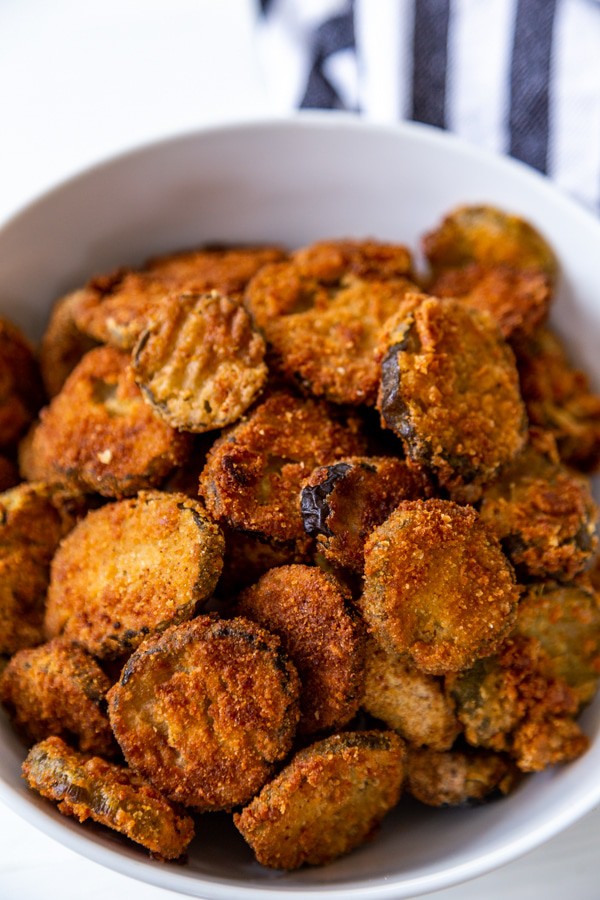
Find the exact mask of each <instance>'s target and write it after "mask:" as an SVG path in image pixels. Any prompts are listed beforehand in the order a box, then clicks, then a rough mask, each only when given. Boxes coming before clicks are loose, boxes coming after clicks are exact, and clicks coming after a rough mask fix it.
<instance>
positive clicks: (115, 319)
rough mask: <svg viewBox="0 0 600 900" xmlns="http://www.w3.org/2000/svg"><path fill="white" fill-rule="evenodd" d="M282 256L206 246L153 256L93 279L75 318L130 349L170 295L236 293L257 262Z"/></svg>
mask: <svg viewBox="0 0 600 900" xmlns="http://www.w3.org/2000/svg"><path fill="white" fill-rule="evenodd" d="M284 257H285V254H284V253H283V251H282V250H280V249H279V248H277V247H231V248H218V247H215V248H210V247H208V248H204V249H199V250H189V251H182V252H180V253H174V254H169V255H167V256H162V257H157V258H155V259H153V260H150V261H149V262H148V263H147V264H146V266H145V267H144V268H142V269H139V270H133V269H119V270H117V271H116V272H112V273H109V274H108V275H100V276H98V277H96V278H93V279H92V280H91V281H90V282H88V284H87V285H86V286H85V288H83V289H82V290H81V292H80V293H79V295H78V301H77V304H76V306H75V308H74V318H75V322H76V325H77V327H78V328H80V329H81V331H83V332H85V333H86V334H89V335H90V336H91V337H93V338H95V340H97V341H101V342H103V343H105V342H106V343H110V344H113V345H114V346H116V347H119V348H120V349H122V350H130V349H131V348H132V347H133V346H134V345H135V343H136V341H137V340H138V338H139V336H140V334H141V333H142V331H144V329H145V328H146V327H147V326H148V324H149V323H150V321H151V320H152V319H153V318H154V317H155V315H156V313H157V312H159V311H160V308H161V306H162V304H163V302H164V300H165V298H166V297H168V296H169V295H170V294H173V293H186V292H192V293H204V292H206V291H212V290H216V291H219V293H221V294H227V295H229V296H233V297H240V296H241V294H242V292H243V290H244V287H245V286H246V283H247V282H248V281H249V279H250V278H251V277H252V275H254V273H255V272H257V271H258V270H259V269H260V268H261V266H263V265H265V264H266V263H270V262H275V261H276V260H280V259H283V258H284Z"/></svg>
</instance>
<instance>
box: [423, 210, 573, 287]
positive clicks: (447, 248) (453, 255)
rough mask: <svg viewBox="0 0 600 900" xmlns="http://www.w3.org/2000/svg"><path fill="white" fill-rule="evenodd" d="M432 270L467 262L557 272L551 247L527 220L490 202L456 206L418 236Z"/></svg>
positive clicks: (554, 274)
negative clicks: (428, 229)
mask: <svg viewBox="0 0 600 900" xmlns="http://www.w3.org/2000/svg"><path fill="white" fill-rule="evenodd" d="M422 246H423V252H424V254H425V256H426V258H427V260H428V261H429V264H430V266H431V268H432V270H433V272H434V274H437V273H439V272H440V271H443V270H444V269H451V268H456V267H458V266H464V265H466V264H468V263H471V262H476V263H480V264H481V265H484V266H497V265H509V266H512V267H513V268H515V269H538V270H539V271H541V272H543V273H544V274H545V275H546V276H547V277H548V279H549V280H550V282H551V283H552V282H554V281H555V280H556V277H557V275H558V262H557V259H556V256H555V254H554V251H553V250H552V248H551V247H550V245H549V244H548V242H547V241H546V240H545V238H543V237H542V235H541V234H540V233H539V231H538V230H537V229H536V228H534V227H533V226H532V225H531V224H530V223H529V222H527V221H525V219H522V218H521V217H520V216H516V215H512V214H510V213H506V212H504V211H503V210H500V209H497V208H495V207H493V206H459V207H457V208H456V209H454V210H453V211H452V212H450V213H448V214H447V215H446V216H445V217H444V219H443V220H442V221H441V223H440V224H439V225H438V226H437V228H435V229H434V230H433V231H430V232H429V233H428V234H426V235H425V236H424V238H423V240H422Z"/></svg>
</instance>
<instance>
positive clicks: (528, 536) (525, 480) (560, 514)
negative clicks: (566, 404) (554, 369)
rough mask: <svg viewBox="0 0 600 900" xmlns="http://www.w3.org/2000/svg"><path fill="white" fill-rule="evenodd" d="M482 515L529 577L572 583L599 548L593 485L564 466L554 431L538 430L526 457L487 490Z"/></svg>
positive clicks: (509, 468)
mask: <svg viewBox="0 0 600 900" xmlns="http://www.w3.org/2000/svg"><path fill="white" fill-rule="evenodd" d="M480 515H481V518H482V519H483V520H484V521H485V522H487V523H488V524H489V525H490V527H491V528H492V529H493V530H494V532H495V534H497V536H498V537H499V538H500V541H501V543H502V547H503V549H504V552H505V553H506V555H507V556H508V557H509V559H510V560H511V562H512V564H513V565H514V566H515V568H516V570H517V573H520V574H521V575H523V576H524V577H528V578H538V579H539V578H558V579H559V580H561V581H570V580H571V579H572V578H573V577H574V576H575V575H577V574H578V573H579V572H581V571H582V570H583V569H585V568H586V567H587V566H588V565H589V563H590V561H591V559H592V557H593V555H594V553H595V551H596V549H597V547H598V538H597V537H596V533H595V528H596V520H597V509H596V506H595V504H594V500H593V498H592V492H591V486H590V484H589V481H588V480H587V479H585V478H584V477H583V476H580V475H578V474H576V473H575V472H573V471H572V470H570V469H567V468H566V466H564V465H562V464H561V463H560V462H559V460H558V454H557V452H556V446H555V444H554V440H553V438H552V435H551V434H549V433H546V434H539V433H537V432H536V431H533V432H532V433H531V438H530V442H529V444H528V445H527V446H526V447H525V449H524V450H523V451H522V453H520V454H519V455H518V456H517V457H516V458H515V459H514V460H513V462H512V463H510V464H509V465H507V466H506V467H505V468H504V469H503V470H502V471H501V473H500V475H499V476H498V478H497V479H496V480H495V481H493V482H491V483H490V484H488V485H486V486H485V487H484V488H483V499H482V502H481V506H480Z"/></svg>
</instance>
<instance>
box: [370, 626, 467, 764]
mask: <svg viewBox="0 0 600 900" xmlns="http://www.w3.org/2000/svg"><path fill="white" fill-rule="evenodd" d="M361 705H362V708H363V709H365V710H366V711H367V712H368V713H370V714H371V715H372V716H375V718H377V719H381V721H382V722H385V724H386V725H387V726H388V727H389V728H393V729H394V731H397V732H398V734H400V735H401V736H402V737H403V738H405V739H406V740H407V741H408V742H409V743H410V744H412V745H414V746H417V747H420V746H422V745H425V746H427V747H432V748H434V749H435V750H448V749H449V748H450V747H451V746H452V744H453V743H454V739H455V738H456V737H457V735H458V734H459V732H460V730H461V726H460V724H459V722H458V719H457V718H456V715H455V712H454V703H453V701H452V699H451V698H450V697H449V696H448V695H447V694H446V693H445V692H444V687H443V684H442V682H441V681H440V679H439V678H436V677H435V676H434V675H426V674H425V673H424V672H420V671H419V670H418V669H416V668H415V667H414V666H413V665H412V664H411V663H410V662H409V661H408V660H407V659H406V657H403V656H399V655H398V654H397V653H389V652H387V651H386V650H384V649H383V648H382V647H380V646H379V645H378V644H377V643H376V642H375V641H373V640H369V642H368V644H367V656H366V673H365V689H364V694H363V699H362V703H361Z"/></svg>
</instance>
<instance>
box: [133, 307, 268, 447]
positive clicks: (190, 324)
mask: <svg viewBox="0 0 600 900" xmlns="http://www.w3.org/2000/svg"><path fill="white" fill-rule="evenodd" d="M264 355H265V343H264V341H263V339H262V337H261V336H260V334H259V333H258V332H257V331H256V330H255V329H254V328H253V326H252V323H251V321H250V317H249V316H248V313H247V312H246V310H245V309H244V307H243V306H242V305H241V304H240V303H239V302H238V301H236V300H232V299H230V298H229V297H226V296H224V295H222V294H218V293H217V292H216V291H213V292H212V293H210V294H183V295H181V294H176V295H173V296H170V297H168V298H167V299H165V301H164V303H163V304H161V309H160V316H159V317H158V318H156V319H154V320H153V321H152V322H151V324H150V325H149V327H148V329H147V330H145V331H144V332H142V334H141V336H140V339H139V341H138V343H137V345H136V347H135V349H134V351H133V370H134V372H135V378H136V382H137V383H138V385H139V386H140V387H141V389H142V391H143V393H144V396H145V398H146V399H147V400H148V402H149V403H150V405H151V406H152V407H153V408H154V409H155V410H156V411H157V412H158V414H159V415H160V416H161V417H162V418H163V419H165V421H167V422H168V423H169V424H170V425H172V426H173V427H174V428H179V429H182V430H184V431H192V432H203V431H211V430H213V429H216V428H222V427H224V426H225V425H231V424H232V422H235V421H236V420H237V419H239V418H240V416H241V415H242V414H243V413H244V412H245V411H246V410H247V409H248V407H249V406H250V405H251V404H252V403H253V402H254V400H255V399H256V397H257V396H258V394H259V393H260V391H261V390H262V388H263V386H264V384H265V381H266V378H267V367H266V365H265V362H264Z"/></svg>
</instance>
